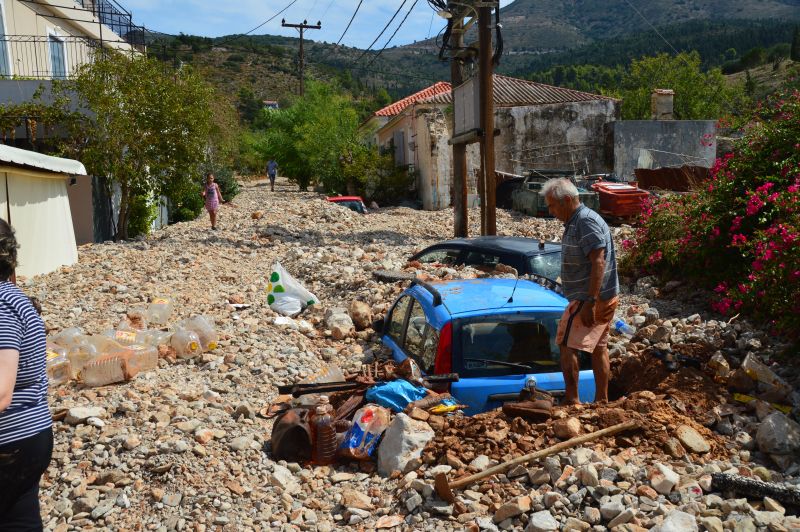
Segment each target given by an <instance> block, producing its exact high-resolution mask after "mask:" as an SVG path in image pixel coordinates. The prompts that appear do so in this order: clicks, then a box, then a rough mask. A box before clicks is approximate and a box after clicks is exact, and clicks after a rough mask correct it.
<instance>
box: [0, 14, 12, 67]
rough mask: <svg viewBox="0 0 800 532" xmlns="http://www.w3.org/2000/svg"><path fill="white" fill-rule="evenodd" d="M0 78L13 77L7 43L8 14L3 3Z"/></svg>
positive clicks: (0, 24) (0, 21)
mask: <svg viewBox="0 0 800 532" xmlns="http://www.w3.org/2000/svg"><path fill="white" fill-rule="evenodd" d="M0 33H1V34H0V77H3V78H8V77H11V75H12V72H11V56H10V55H9V54H8V42H6V40H5V38H6V12H5V6H4V5H3V2H0Z"/></svg>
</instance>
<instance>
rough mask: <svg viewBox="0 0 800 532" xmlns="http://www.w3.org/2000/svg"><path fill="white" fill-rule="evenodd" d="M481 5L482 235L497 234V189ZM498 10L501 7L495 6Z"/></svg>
mask: <svg viewBox="0 0 800 532" xmlns="http://www.w3.org/2000/svg"><path fill="white" fill-rule="evenodd" d="M490 6H491V4H487V3H481V4H480V7H478V47H479V48H480V55H479V66H478V76H479V78H480V96H479V98H480V108H481V111H480V124H481V125H480V128H481V131H482V132H483V137H482V139H481V151H482V157H481V160H482V164H481V167H482V168H483V172H482V173H483V187H484V189H483V192H484V195H483V198H482V199H483V200H484V201H483V202H481V205H483V204H484V203H485V204H486V208H485V209H482V210H483V211H484V213H485V214H484V216H485V218H484V220H482V221H483V223H481V230H482V234H484V235H496V234H497V218H496V214H497V212H496V208H497V201H496V200H497V186H496V184H495V181H496V180H495V172H494V169H495V168H494V83H493V82H494V79H493V74H494V65H493V63H492V55H493V54H492V8H491V7H490ZM497 9H500V6H497Z"/></svg>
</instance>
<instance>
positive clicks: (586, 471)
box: [577, 464, 600, 487]
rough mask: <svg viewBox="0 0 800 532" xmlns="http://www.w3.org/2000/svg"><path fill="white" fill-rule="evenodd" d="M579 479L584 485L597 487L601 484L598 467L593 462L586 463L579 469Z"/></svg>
mask: <svg viewBox="0 0 800 532" xmlns="http://www.w3.org/2000/svg"><path fill="white" fill-rule="evenodd" d="M577 473H578V474H577V477H578V480H580V482H581V484H583V485H584V486H590V487H595V486H597V485H599V484H600V478H599V477H598V474H597V469H595V467H594V466H593V465H592V464H589V465H585V466H583V467H581V468H580V469H578V471H577Z"/></svg>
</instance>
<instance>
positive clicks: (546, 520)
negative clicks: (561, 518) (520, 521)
mask: <svg viewBox="0 0 800 532" xmlns="http://www.w3.org/2000/svg"><path fill="white" fill-rule="evenodd" d="M559 528H560V527H559V524H558V521H556V519H555V518H554V517H553V516H552V515H551V514H550V512H549V511H548V510H542V511H541V512H536V513H533V514H531V515H530V516H529V519H528V526H527V527H525V532H552V531H555V530H558V529H559Z"/></svg>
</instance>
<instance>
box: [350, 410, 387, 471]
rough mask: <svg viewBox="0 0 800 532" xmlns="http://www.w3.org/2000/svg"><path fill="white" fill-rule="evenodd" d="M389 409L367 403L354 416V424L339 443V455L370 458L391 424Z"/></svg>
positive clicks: (363, 458) (359, 458)
mask: <svg viewBox="0 0 800 532" xmlns="http://www.w3.org/2000/svg"><path fill="white" fill-rule="evenodd" d="M389 417H390V414H389V411H388V410H386V409H385V408H382V407H380V406H378V405H373V404H367V405H364V406H363V407H361V408H359V409H358V410H357V411H356V413H355V415H354V416H353V424H352V425H351V426H350V428H349V429H348V430H347V433H346V434H345V436H344V440H342V443H341V445H339V450H338V451H337V455H338V456H340V457H342V458H351V459H354V460H369V459H370V457H371V456H372V453H374V452H375V448H376V447H377V446H378V440H380V438H381V435H382V434H383V432H384V431H385V430H386V427H388V426H389Z"/></svg>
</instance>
